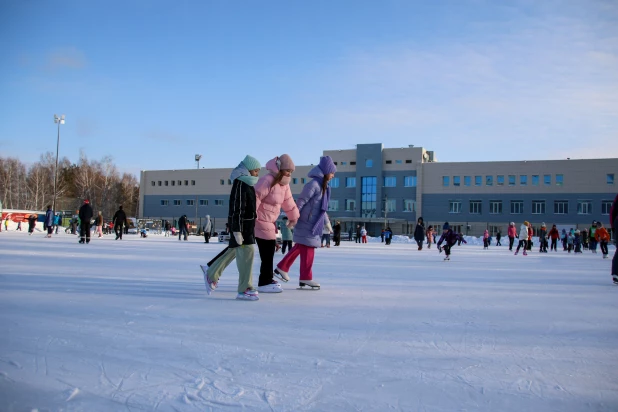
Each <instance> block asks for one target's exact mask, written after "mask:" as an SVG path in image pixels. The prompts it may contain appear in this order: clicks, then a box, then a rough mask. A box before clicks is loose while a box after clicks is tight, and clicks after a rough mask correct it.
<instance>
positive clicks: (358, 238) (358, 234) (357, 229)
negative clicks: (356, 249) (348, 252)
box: [355, 225, 361, 243]
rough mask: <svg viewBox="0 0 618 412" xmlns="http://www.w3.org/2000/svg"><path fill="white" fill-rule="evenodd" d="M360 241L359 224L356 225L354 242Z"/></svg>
mask: <svg viewBox="0 0 618 412" xmlns="http://www.w3.org/2000/svg"><path fill="white" fill-rule="evenodd" d="M360 242H361V226H360V225H356V242H355V243H360Z"/></svg>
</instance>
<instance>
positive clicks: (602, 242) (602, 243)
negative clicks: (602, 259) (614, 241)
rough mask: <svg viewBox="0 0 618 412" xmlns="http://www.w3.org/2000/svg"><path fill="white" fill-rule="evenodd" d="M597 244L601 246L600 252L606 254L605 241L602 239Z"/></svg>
mask: <svg viewBox="0 0 618 412" xmlns="http://www.w3.org/2000/svg"><path fill="white" fill-rule="evenodd" d="M599 246H601V253H603V254H604V255H607V242H606V241H604V240H602V241H600V242H599Z"/></svg>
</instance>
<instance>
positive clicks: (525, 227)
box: [515, 221, 530, 256]
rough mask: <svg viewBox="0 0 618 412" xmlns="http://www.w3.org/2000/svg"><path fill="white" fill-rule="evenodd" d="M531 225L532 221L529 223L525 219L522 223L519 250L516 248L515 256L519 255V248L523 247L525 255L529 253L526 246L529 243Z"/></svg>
mask: <svg viewBox="0 0 618 412" xmlns="http://www.w3.org/2000/svg"><path fill="white" fill-rule="evenodd" d="M529 225H530V223H528V221H525V222H524V223H522V224H521V226H520V227H519V244H518V245H517V250H515V256H517V254H518V253H519V249H520V248H523V249H524V256H526V255H528V252H527V250H528V248H527V247H526V244H527V243H528V233H529V232H528V226H529Z"/></svg>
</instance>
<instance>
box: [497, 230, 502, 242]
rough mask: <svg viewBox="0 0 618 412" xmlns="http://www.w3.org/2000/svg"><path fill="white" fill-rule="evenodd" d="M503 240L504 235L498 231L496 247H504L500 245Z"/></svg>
mask: <svg viewBox="0 0 618 412" xmlns="http://www.w3.org/2000/svg"><path fill="white" fill-rule="evenodd" d="M501 238H502V234H501V233H500V231H499V230H498V233H496V246H502V243H500V239H501Z"/></svg>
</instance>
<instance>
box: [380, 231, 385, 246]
mask: <svg viewBox="0 0 618 412" xmlns="http://www.w3.org/2000/svg"><path fill="white" fill-rule="evenodd" d="M380 243H384V229H382V231H380Z"/></svg>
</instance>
